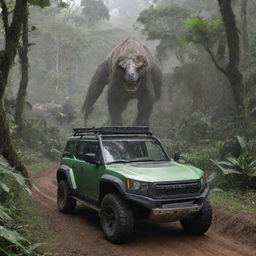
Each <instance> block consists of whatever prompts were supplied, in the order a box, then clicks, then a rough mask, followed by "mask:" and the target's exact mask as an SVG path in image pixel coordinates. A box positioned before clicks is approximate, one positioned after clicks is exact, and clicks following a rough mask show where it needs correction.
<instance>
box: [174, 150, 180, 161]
mask: <svg viewBox="0 0 256 256" xmlns="http://www.w3.org/2000/svg"><path fill="white" fill-rule="evenodd" d="M173 159H174V161H176V162H178V161H179V160H180V152H175V153H174V155H173Z"/></svg>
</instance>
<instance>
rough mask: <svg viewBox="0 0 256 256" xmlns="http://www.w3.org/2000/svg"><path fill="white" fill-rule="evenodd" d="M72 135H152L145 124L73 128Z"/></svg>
mask: <svg viewBox="0 0 256 256" xmlns="http://www.w3.org/2000/svg"><path fill="white" fill-rule="evenodd" d="M73 132H74V136H82V135H85V134H90V133H93V134H98V135H101V134H102V135H114V134H146V135H152V133H151V132H150V131H149V128H148V127H146V126H130V127H129V126H110V127H92V128H75V129H73Z"/></svg>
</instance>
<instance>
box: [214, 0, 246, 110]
mask: <svg viewBox="0 0 256 256" xmlns="http://www.w3.org/2000/svg"><path fill="white" fill-rule="evenodd" d="M218 3H219V7H220V13H221V16H222V19H223V23H224V27H225V32H226V36H227V45H228V51H229V63H228V66H227V68H226V69H225V74H226V76H227V78H228V79H229V82H230V85H231V88H232V91H233V95H234V99H235V103H236V106H237V109H238V111H239V112H240V113H241V114H242V115H244V114H245V113H244V112H245V108H244V83H243V76H242V74H241V72H240V69H239V63H240V46H239V34H238V29H237V26H236V19H235V14H234V12H233V9H232V6H231V0H218Z"/></svg>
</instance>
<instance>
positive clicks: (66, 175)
mask: <svg viewBox="0 0 256 256" xmlns="http://www.w3.org/2000/svg"><path fill="white" fill-rule="evenodd" d="M56 178H57V182H60V181H61V180H66V182H67V185H68V187H69V188H70V189H71V190H72V191H75V190H76V189H77V186H76V182H75V177H74V173H73V169H72V168H70V167H68V166H66V165H61V166H60V167H59V168H58V170H57V173H56Z"/></svg>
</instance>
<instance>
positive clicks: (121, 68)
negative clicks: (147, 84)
mask: <svg viewBox="0 0 256 256" xmlns="http://www.w3.org/2000/svg"><path fill="white" fill-rule="evenodd" d="M117 68H118V70H120V71H125V68H124V67H123V66H121V65H118V66H117Z"/></svg>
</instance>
